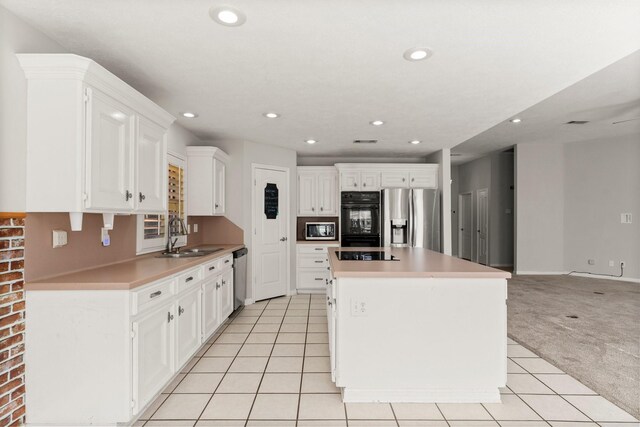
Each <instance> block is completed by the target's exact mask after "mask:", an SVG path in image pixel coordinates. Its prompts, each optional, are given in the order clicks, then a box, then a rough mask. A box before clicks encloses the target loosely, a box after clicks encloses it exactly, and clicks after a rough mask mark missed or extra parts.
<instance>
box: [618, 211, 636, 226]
mask: <svg viewBox="0 0 640 427" xmlns="http://www.w3.org/2000/svg"><path fill="white" fill-rule="evenodd" d="M632 222H633V219H632V215H631V212H625V213H621V214H620V223H621V224H631V223H632Z"/></svg>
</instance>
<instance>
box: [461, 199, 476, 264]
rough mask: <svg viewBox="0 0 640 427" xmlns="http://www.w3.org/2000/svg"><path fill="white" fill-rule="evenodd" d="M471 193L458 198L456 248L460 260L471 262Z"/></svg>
mask: <svg viewBox="0 0 640 427" xmlns="http://www.w3.org/2000/svg"><path fill="white" fill-rule="evenodd" d="M471 207H472V205H471V193H466V194H460V195H459V196H458V213H459V215H458V248H459V254H460V255H459V256H460V258H463V259H467V260H469V261H470V260H471V240H472V234H471V233H472V228H473V224H472V221H471V219H472V212H471Z"/></svg>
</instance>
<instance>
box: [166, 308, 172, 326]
mask: <svg viewBox="0 0 640 427" xmlns="http://www.w3.org/2000/svg"><path fill="white" fill-rule="evenodd" d="M172 320H173V314H171V312H170V311H169V312H167V323H171V321H172Z"/></svg>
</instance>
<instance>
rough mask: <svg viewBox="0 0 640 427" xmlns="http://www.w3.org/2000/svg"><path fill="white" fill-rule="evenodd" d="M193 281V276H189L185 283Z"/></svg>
mask: <svg viewBox="0 0 640 427" xmlns="http://www.w3.org/2000/svg"><path fill="white" fill-rule="evenodd" d="M192 280H193V276H189V277H187V278H186V279H184V283H187V282H190V281H192Z"/></svg>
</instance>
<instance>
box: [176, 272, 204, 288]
mask: <svg viewBox="0 0 640 427" xmlns="http://www.w3.org/2000/svg"><path fill="white" fill-rule="evenodd" d="M202 276H203V269H202V267H198V268H194V269H191V270H189V271H187V272H186V273H183V274H181V275H180V276H178V292H182V291H184V290H186V289H190V288H192V287H193V286H195V285H196V284H199V283H200V281H201V280H202Z"/></svg>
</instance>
